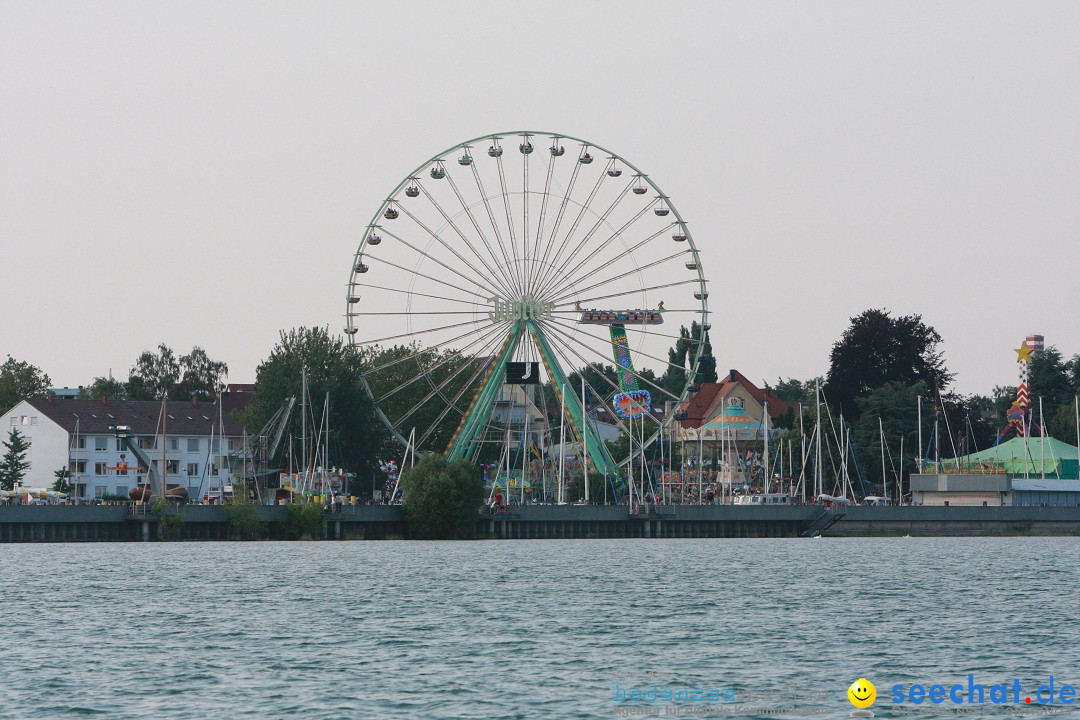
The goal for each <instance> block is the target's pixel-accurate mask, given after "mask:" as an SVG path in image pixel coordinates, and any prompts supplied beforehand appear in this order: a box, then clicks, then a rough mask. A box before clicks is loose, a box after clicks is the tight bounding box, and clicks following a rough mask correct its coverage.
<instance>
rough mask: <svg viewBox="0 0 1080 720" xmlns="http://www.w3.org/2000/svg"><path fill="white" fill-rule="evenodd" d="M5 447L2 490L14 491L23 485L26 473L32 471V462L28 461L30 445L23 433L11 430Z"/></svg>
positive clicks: (1, 464)
mask: <svg viewBox="0 0 1080 720" xmlns="http://www.w3.org/2000/svg"><path fill="white" fill-rule="evenodd" d="M3 445H4V450H5V452H4V457H3V458H0V489H3V490H14V489H15V486H16V485H20V484H22V480H23V478H24V477H26V471H27V470H29V469H30V462H29V461H28V460H27V459H26V452H27V450H29V449H30V443H28V442H26V438H24V437H23V436H22V433H20V432H19V431H18V430H16V429H15V428H11V432H10V433H8V439H7V440H6V441H5V442H4V443H3Z"/></svg>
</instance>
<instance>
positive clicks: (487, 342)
mask: <svg viewBox="0 0 1080 720" xmlns="http://www.w3.org/2000/svg"><path fill="white" fill-rule="evenodd" d="M501 331H504V328H501V327H498V326H496V327H495V328H494V329H492V330H489V331H488V332H486V333H481V334H478V336H477V337H476V339H474V340H473V341H472V342H470V343H469V344H468V345H466V346H465V347H463V348H461V352H460V353H454V354H448V355H446V357H444V358H443V359H442V360H440V361H439V362H437V363H436V364H435V365H432V366H431V367H426V368H423V369H422V370H421V372H420V373H418V374H417V375H415V376H414V377H412V378H411V379H409V380H406V381H405V382H403V383H401V384H399V385H396V386H395V387H394V388H393V389H392V390H390V391H389V392H387V393H384V394H383V395H382V396H380V397H378V398H376V400H375V402H377V403H382V402H385V401H386V400H388V399H389V398H391V397H393V396H394V395H396V394H397V393H399V392H401V391H402V390H404V389H405V388H407V387H409V386H411V385H412V384H413V383H415V382H416V381H417V380H420V379H421V378H429V377H430V376H431V374H432V373H433V372H435V371H436V370H438V369H439V368H441V367H443V366H444V365H447V364H449V363H451V362H453V361H454V360H462V361H463V362H462V365H463V366H464V365H467V364H468V363H469V356H468V355H466V354H465V350H467V349H468V348H470V347H472V346H473V345H476V344H477V343H484V344H483V346H482V347H481V350H485V349H487V348H488V347H490V346H491V339H492V338H493V337H495V338H498V337H501ZM459 372H460V368H458V370H457V371H455V373H454V375H452V376H451V377H450V378H447V381H449V380H450V379H452V378H453V377H456V376H457V374H458V373H459ZM440 387H441V385H440ZM436 389H438V388H436ZM429 399H430V398H429V397H425V398H424V399H423V400H421V401H420V404H421V405H422V404H423V403H425V402H427V401H428V400H429ZM405 419H407V418H401V420H399V421H398V422H397V423H395V424H398V425H400V423H401V422H402V421H404V420H405Z"/></svg>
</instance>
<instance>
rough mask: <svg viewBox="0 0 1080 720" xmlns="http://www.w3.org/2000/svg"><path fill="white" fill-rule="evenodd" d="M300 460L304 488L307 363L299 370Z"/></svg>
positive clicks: (305, 482) (305, 483)
mask: <svg viewBox="0 0 1080 720" xmlns="http://www.w3.org/2000/svg"><path fill="white" fill-rule="evenodd" d="M300 428H301V430H300V462H301V463H302V464H303V468H304V469H303V478H304V481H303V482H304V488H305V489H306V488H307V479H308V471H307V469H308V462H307V365H304V367H303V368H302V369H301V370H300Z"/></svg>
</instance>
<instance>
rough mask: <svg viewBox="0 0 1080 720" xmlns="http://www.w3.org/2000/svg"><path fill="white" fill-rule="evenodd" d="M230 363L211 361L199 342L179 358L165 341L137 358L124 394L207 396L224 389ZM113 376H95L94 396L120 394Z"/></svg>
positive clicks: (156, 397) (155, 397)
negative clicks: (116, 389) (96, 394)
mask: <svg viewBox="0 0 1080 720" xmlns="http://www.w3.org/2000/svg"><path fill="white" fill-rule="evenodd" d="M228 374H229V366H228V365H226V364H225V363H223V362H220V361H218V360H212V359H210V357H209V356H208V355H207V354H206V351H205V350H203V349H202V348H201V347H199V346H198V345H196V346H195V347H193V348H192V349H191V352H189V353H188V354H187V355H181V356H179V357H177V355H176V353H175V352H173V350H172V348H170V347H169V346H168V345H166V344H164V343H162V344H161V345H158V348H157V351H156V352H155V351H153V350H147V351H145V352H143V353H142V354H141V355H139V357H138V358H137V359H136V360H135V364H134V365H133V366H132V368H131V370H130V372H129V373H128V381H127V385H126V387H125V391H124V393H123V396H126V397H127V398H128V399H129V400H160V399H161V398H168V399H170V400H188V399H190V398H191V397H192V396H193V395H203V396H207V395H209V394H211V393H217V392H220V391H221V390H222V389H223V388H224V382H225V378H226V377H227V376H228ZM114 382H115V381H113V380H112V379H111V378H109V379H105V378H95V379H94V383H93V385H91V395H94V394H95V393H98V394H100V395H107V394H108V395H110V396H113V397H121V396H122V395H121V394H120V393H110V391H113V390H115V385H113V383H114Z"/></svg>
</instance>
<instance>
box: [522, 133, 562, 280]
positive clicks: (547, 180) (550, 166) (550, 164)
mask: <svg viewBox="0 0 1080 720" xmlns="http://www.w3.org/2000/svg"><path fill="white" fill-rule="evenodd" d="M554 173H555V155H554V154H553V153H548V161H547V174H546V175H545V177H544V192H543V194H541V195H540V217H539V218H538V219H537V223H536V241H535V242H534V243H533V251H532V254H531V255H530V256H529V257H530V258H531V260H532V272H531V273H530V275H532V274H535V273H536V272H537V268H538V267H542V266H537V260H538V259H539V258H540V240H541V238H542V237H543V235H544V219H545V217H546V216H547V204H548V197H549V193H550V192H551V177H552V175H553V174H554ZM526 195H528V193H526ZM534 284H535V279H534ZM534 284H533V285H530V286H529V287H527V288H526V294H528V295H534V292H533V291H534V290H535V289H536V288H535V287H534Z"/></svg>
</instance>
